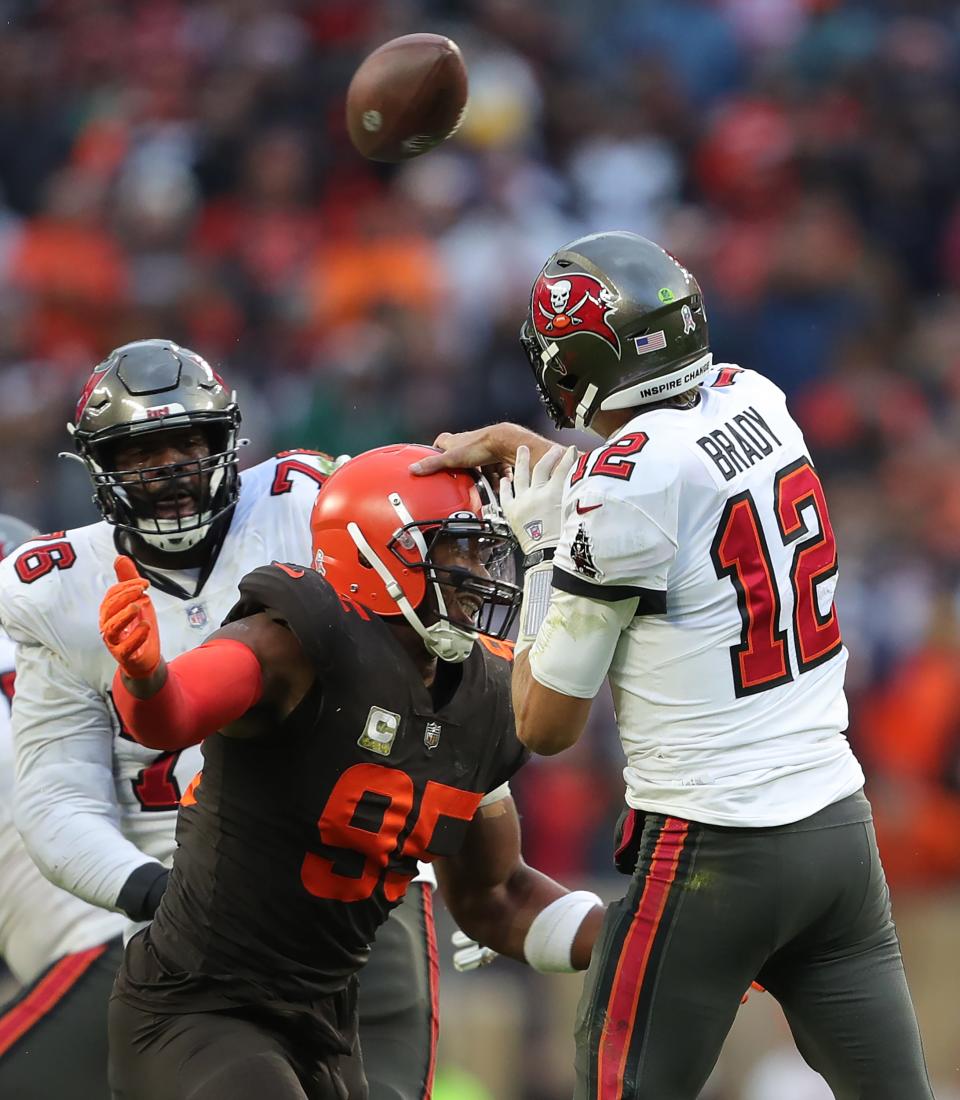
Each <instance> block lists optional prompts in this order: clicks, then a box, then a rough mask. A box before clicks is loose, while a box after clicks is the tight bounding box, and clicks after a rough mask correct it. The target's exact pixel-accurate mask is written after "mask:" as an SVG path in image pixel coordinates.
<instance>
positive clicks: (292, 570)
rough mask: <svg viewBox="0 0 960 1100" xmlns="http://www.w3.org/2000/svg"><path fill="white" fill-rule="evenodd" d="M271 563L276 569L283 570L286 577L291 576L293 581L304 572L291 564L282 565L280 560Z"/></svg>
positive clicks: (298, 578)
mask: <svg viewBox="0 0 960 1100" xmlns="http://www.w3.org/2000/svg"><path fill="white" fill-rule="evenodd" d="M273 564H274V565H275V566H276V567H277V568H278V569H282V570H283V571H284V573H286V574H287V576H288V577H292V578H293V579H294V580H295V581H298V580H300V578H301V577H302V576H303V574H304V570H302V569H297V568H296V566H293V565H284V564H283V562H282V561H275V562H274V563H273Z"/></svg>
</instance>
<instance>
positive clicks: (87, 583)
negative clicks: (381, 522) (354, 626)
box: [0, 451, 333, 908]
mask: <svg viewBox="0 0 960 1100" xmlns="http://www.w3.org/2000/svg"><path fill="white" fill-rule="evenodd" d="M332 468H333V461H332V460H331V459H329V458H328V457H327V456H325V455H323V456H321V455H317V454H315V453H308V452H299V451H298V452H286V453H284V454H282V455H279V456H277V457H276V458H273V459H270V460H269V461H267V462H263V463H261V464H260V465H258V466H255V467H253V468H252V469H249V470H245V471H244V472H243V474H242V479H241V488H240V497H239V500H238V502H237V505H236V509H235V512H234V515H233V519H232V522H231V524H230V529H229V532H228V533H227V535H226V537H225V539H224V541H223V545H222V546H221V548H220V553H219V555H218V557H217V559H216V562H215V564H214V566H213V568H212V570H211V571H210V574H209V576H207V577H206V579H205V581H204V583H203V586H202V588H201V590H200V592H199V593H198V594H197V595H196V596H195V597H191V598H181V597H179V596H176V595H172V594H169V593H167V592H164V591H162V590H161V589H160V588H158V587H157V586H156V585H155V584H154V585H151V588H150V590H149V592H150V597H151V599H152V601H153V604H154V607H155V608H156V612H157V622H158V625H159V628H160V641H161V647H162V650H163V653H164V655H165V656H166V657H167V658H168V659H172V658H173V657H176V656H178V655H179V654H180V653H183V652H184V651H186V650H188V649H192V648H193V647H195V646H197V645H199V644H200V643H201V642H202V641H203V640H204V639H205V638H206V637H207V636H208V635H210V634H211V633H212V632H213V631H214V630H216V629H217V628H218V627H219V625H220V623H221V621H222V619H223V618H224V616H225V615H226V613H227V612H228V611H229V610H230V608H231V607H232V606H233V604H234V603H235V602H236V600H237V597H238V592H237V584H238V582H239V581H240V579H241V578H242V577H243V576H244V575H245V574H246V573H248V572H250V570H252V569H255V568H257V567H258V566H261V565H264V564H266V563H268V562H270V561H273V560H280V561H289V562H301V563H306V564H309V563H310V558H311V537H310V524H309V516H310V510H311V508H312V506H313V502H314V499H315V498H316V493H317V487H318V484H319V483H320V482H321V481H322V480H323V478H324V477H325V476H326V474H328V473H329V472H330V471H331V470H332ZM114 530H115V529H114V528H113V527H112V526H110V525H109V524H107V523H105V522H101V523H95V524H91V525H90V526H88V527H82V528H79V529H77V530H74V531H67V532H65V533H58V534H57V535H54V536H47V537H46V538H45V539H41V540H35V541H33V542H28V543H25V544H24V545H23V546H22V547H20V548H19V549H18V550H17V552H16V553H14V554H11V555H10V556H9V557H7V558H5V559H4V561H3V562H0V624H2V625H3V626H4V627H5V628H6V630H7V632H8V633H9V635H10V636H11V637H12V638H13V639H14V641H16V643H17V652H16V664H17V681H16V695H15V697H14V703H13V731H14V742H15V749H16V780H17V785H16V792H15V797H14V817H15V820H16V824H17V828H18V829H19V830H20V832H21V834H22V835H23V838H24V840H25V842H26V845H27V848H28V850H29V852H30V854H31V855H32V856H33V858H34V860H35V861H36V862H37V864H38V865H39V866H40V868H41V870H42V871H43V872H44V874H46V875H47V877H48V878H50V879H51V880H52V881H53V882H55V883H57V884H58V885H60V886H63V887H65V888H66V889H67V890H69V891H70V892H71V893H73V894H76V895H77V896H78V897H81V898H84V899H85V900H87V901H90V902H93V903H94V904H96V905H99V906H103V907H105V908H113V907H115V905H116V901H117V895H118V894H119V892H120V889H121V887H122V886H123V885H124V883H125V882H126V880H127V878H128V877H129V875H130V874H131V872H132V871H134V870H135V869H136V868H137V867H139V866H141V865H142V864H144V863H146V862H148V861H149V860H151V859H154V860H160V861H161V862H164V863H169V862H170V860H171V859H172V856H173V852H174V847H175V845H174V828H175V824H176V814H177V802H178V799H179V797H180V794H181V792H183V791H185V790H186V788H187V786H188V784H189V783H190V780H191V779H192V778H193V776H194V775H195V774H196V773H197V771H198V770H199V769H200V767H201V760H202V758H201V753H200V748H199V746H194V747H192V748H189V749H185V750H183V751H182V752H163V753H158V752H156V751H155V750H153V749H148V748H144V747H143V746H141V745H138V744H137V743H136V742H135V741H134V740H133V739H132V738H131V737H130V736H129V735H128V734H125V733H124V732H123V731H122V729H121V727H120V722H119V720H118V717H117V713H116V710H115V708H114V706H113V703H112V699H111V697H110V687H111V684H112V682H113V676H114V672H115V671H116V662H115V661H114V660H113V658H112V657H111V656H110V653H109V652H108V651H107V649H106V647H105V646H104V644H103V641H102V640H101V638H100V634H99V630H98V622H97V618H98V608H99V605H100V601H101V599H102V598H103V595H104V593H105V592H106V591H107V589H108V588H109V587H110V585H111V584H113V583H114V582H115V580H116V577H115V574H114V569H113V562H114V559H115V557H116V556H117V549H116V546H115V543H114Z"/></svg>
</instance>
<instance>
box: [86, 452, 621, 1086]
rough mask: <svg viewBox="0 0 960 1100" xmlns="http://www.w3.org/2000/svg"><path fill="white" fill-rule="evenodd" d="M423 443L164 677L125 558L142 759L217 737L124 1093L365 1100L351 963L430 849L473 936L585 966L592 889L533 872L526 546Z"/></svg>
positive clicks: (120, 1068) (134, 953) (133, 1025)
mask: <svg viewBox="0 0 960 1100" xmlns="http://www.w3.org/2000/svg"><path fill="white" fill-rule="evenodd" d="M425 453H429V451H428V449H427V448H423V447H410V446H402V445H401V446H392V447H383V448H379V449H378V450H375V451H369V452H367V453H366V454H364V455H360V456H359V457H357V458H355V459H353V460H352V461H350V462H348V463H347V464H346V465H344V466H342V467H341V468H340V469H339V470H337V472H336V473H334V474H333V475H332V476H331V477H330V479H329V480H328V482H327V484H326V486H325V487H324V489H323V490H322V491H321V492H320V493H319V495H318V497H317V503H316V506H315V508H314V512H313V518H312V529H313V550H314V553H313V562H314V566H315V568H314V569H310V568H309V567H306V568H305V567H303V566H296V565H291V564H285V563H278V562H275V563H274V564H273V565H270V566H265V567H263V568H260V569H257V570H255V571H254V572H252V573H250V574H249V575H248V576H246V577H244V579H243V580H242V581H241V582H240V600H239V602H238V603H237V605H236V606H235V607H234V608H233V610H232V611H231V612H230V614H229V615H228V616H227V622H226V625H225V626H224V627H223V628H222V629H220V630H218V631H217V632H216V633H215V634H214V635H213V636H212V637H211V638H210V639H209V640H208V641H207V642H205V643H204V644H203V645H201V646H200V647H198V648H197V649H194V650H191V651H190V652H188V653H186V654H182V655H181V656H179V657H178V658H176V659H175V660H173V661H171V662H170V663H169V664H168V663H167V662H166V661H165V660H164V659H163V658H162V656H161V646H160V643H161V637H162V627H161V628H160V629H159V630H158V626H157V616H156V612H155V611H154V608H153V606H152V603H151V601H150V598H149V596H148V595H147V594H146V589H147V587H148V582H147V581H146V580H144V579H142V578H141V577H139V576H138V575H137V573H136V570H135V569H134V567H133V565H132V563H131V562H130V560H129V559H128V558H119V559H118V562H117V576H118V578H119V582H118V583H117V584H116V585H114V586H113V587H112V588H111V589H110V591H109V592H108V593H107V595H106V596H105V598H104V600H103V604H102V607H101V613H100V628H101V632H102V634H103V638H104V642H105V643H106V645H107V647H108V648H109V650H110V652H111V653H112V654H113V656H114V657H115V658H116V660H117V662H118V664H119V668H118V669H117V673H116V676H115V678H114V682H113V692H114V699H115V701H116V703H117V707H118V710H119V712H120V714H121V715H122V717H123V719H124V721H125V723H126V725H127V728H128V729H129V730H130V731H131V733H132V734H133V735H134V737H135V738H136V739H137V740H138V741H140V742H142V743H144V744H146V745H149V746H150V747H152V748H153V749H162V750H164V751H167V752H177V751H182V750H183V749H185V748H186V747H187V746H190V745H194V744H196V743H198V742H199V741H201V740H203V739H204V738H205V740H203V771H202V772H200V773H199V775H198V776H197V778H196V779H195V780H194V781H193V782H192V783H191V784H190V787H189V788H188V789H187V791H186V792H185V793H184V795H183V798H182V799H181V808H180V819H179V824H178V829H177V841H178V848H177V853H176V856H175V858H174V862H173V871H172V874H171V878H170V882H169V884H168V886H167V889H166V892H165V893H164V896H163V899H162V901H161V903H160V907H159V909H158V910H157V913H156V916H155V918H154V920H153V923H152V924H151V925H150V926H149V928H148V929H146V930H144V931H142V932H141V933H139V934H138V935H137V936H135V937H134V938H133V940H131V942H130V944H129V946H128V948H127V954H126V957H125V961H124V964H123V967H122V969H121V972H120V974H119V976H118V979H117V985H116V987H115V992H114V996H113V998H112V999H111V1008H110V1052H111V1053H110V1058H111V1084H112V1086H113V1089H114V1096H115V1097H117V1100H174V1098H178V1097H183V1098H186V1097H188V1096H189V1097H191V1098H195V1100H214V1098H217V1100H219V1098H223V1100H226V1098H228V1097H229V1098H230V1100H244V1098H246V1097H249V1098H250V1100H261V1098H262V1097H266V1096H269V1097H271V1100H305V1098H310V1100H335V1098H341V1100H342V1098H345V1097H347V1096H349V1097H350V1098H351V1100H362V1098H363V1097H364V1096H365V1095H366V1088H365V1084H364V1080H363V1070H362V1066H361V1064H360V1057H359V1047H358V1043H357V1030H356V1020H355V986H356V973H357V971H358V970H359V969H360V967H361V966H362V965H363V964H364V961H365V960H366V957H367V954H368V951H369V945H370V943H371V941H372V940H373V937H374V934H375V932H376V929H377V927H378V925H380V924H381V922H382V921H384V920H385V919H386V917H387V914H388V912H389V911H390V909H391V908H392V907H393V906H395V905H397V904H398V903H399V902H400V900H401V899H402V897H403V895H404V892H405V891H406V890H407V888H408V885H409V883H410V882H411V880H412V879H413V878H414V877H415V876H416V874H417V860H420V859H430V860H433V859H438V860H439V874H440V881H441V885H442V888H443V889H444V893H445V898H446V901H447V904H448V906H449V908H450V910H451V912H452V913H453V915H454V917H455V918H456V920H457V922H458V924H459V925H460V926H461V927H462V928H463V929H464V930H465V931H466V932H467V933H468V934H469V935H472V936H474V937H476V938H478V939H483V940H484V942H486V943H489V944H490V945H491V946H492V947H493V948H494V949H495V950H497V951H499V952H502V953H504V954H508V955H511V956H513V957H514V958H517V959H521V960H526V961H529V962H530V963H531V964H532V965H534V966H538V967H540V968H541V969H558V970H571V969H573V968H582V967H585V966H586V965H587V961H588V960H589V953H590V948H591V946H592V939H593V936H594V934H595V932H596V930H597V928H598V927H599V924H600V919H601V917H602V913H603V909H602V907H601V906H600V903H599V898H597V897H596V896H595V895H592V894H588V893H585V892H576V893H572V894H571V893H568V892H567V891H566V890H565V889H564V888H563V887H561V886H559V885H558V884H557V883H555V882H553V881H552V880H550V879H548V878H546V877H545V876H544V875H541V874H539V872H537V871H534V870H533V869H532V868H529V867H527V866H526V865H525V864H524V863H523V861H522V859H521V857H520V845H519V822H518V819H517V814H516V810H515V808H514V806H513V802H512V799H511V798H510V789H509V783H508V781H509V778H510V776H511V775H512V774H513V772H514V771H516V769H517V768H518V767H519V766H520V765H521V764H522V763H523V760H524V758H525V755H526V754H525V752H524V750H523V747H522V746H521V745H520V743H519V742H518V741H517V739H516V736H515V733H514V728H513V721H512V714H511V707H510V664H509V657H510V647H509V646H508V645H507V644H505V643H504V641H503V638H504V637H505V635H506V632H507V630H508V629H509V627H510V625H511V623H512V619H513V614H512V611H513V610H514V609H515V608H516V605H517V603H518V602H519V597H520V592H519V590H518V589H517V588H516V586H515V585H513V584H510V583H508V582H506V581H505V580H503V579H501V577H500V573H501V569H502V567H503V565H504V563H509V564H510V565H511V566H512V560H513V549H514V545H515V544H514V540H513V538H512V536H511V534H510V530H509V528H508V527H507V525H506V524H505V523H504V522H503V520H502V518H501V517H500V514H499V509H498V508H497V506H496V501H495V498H494V497H493V495H492V492H491V491H490V490H489V487H488V486H487V485H486V483H485V482H484V481H483V479H482V478H480V477H478V476H477V475H475V474H473V473H471V472H468V471H443V472H440V473H438V474H436V475H434V476H433V477H429V478H422V479H418V478H414V477H413V476H412V475H411V474H410V472H409V469H408V467H409V464H410V462H411V460H412V459H414V458H417V457H420V456H422V455H424V454H425ZM478 638H479V640H480V641H481V642H482V643H483V644H479V645H478V644H476V643H477V640H478Z"/></svg>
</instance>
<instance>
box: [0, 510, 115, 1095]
mask: <svg viewBox="0 0 960 1100" xmlns="http://www.w3.org/2000/svg"><path fill="white" fill-rule="evenodd" d="M36 535H37V532H36V531H35V530H33V528H31V527H29V526H27V524H25V523H24V522H23V521H22V520H19V519H16V518H15V517H14V516H7V515H0V558H4V557H6V556H7V555H8V554H10V553H12V552H13V550H15V549H16V547H17V546H18V545H19V544H20V543H22V542H24V541H25V540H27V539H32V538H34V537H35V536H36ZM13 651H14V646H13V642H11V641H10V640H9V639H8V638H6V637H4V636H3V635H2V634H0V695H2V698H0V958H2V959H3V961H4V962H5V963H6V964H7V967H8V968H9V970H10V972H11V974H12V975H13V977H14V978H15V979H16V980H17V982H18V983H19V984H20V985H21V986H23V987H28V988H25V989H24V992H23V993H21V994H19V995H17V996H15V997H14V998H13V999H12V1000H10V1001H8V1002H7V1003H6V1004H0V1096H10V1097H17V1098H18V1100H47V1098H48V1097H50V1096H56V1095H59V1094H60V1093H62V1091H63V1088H64V1082H65V1080H67V1078H66V1077H65V1076H64V1073H63V1070H62V1066H63V1065H64V1063H67V1064H69V1067H70V1070H69V1080H70V1082H71V1093H70V1094H71V1096H75V1097H77V1100H103V1097H104V1096H105V1095H106V1092H105V1084H106V1073H105V1070H104V1067H105V1066H106V1062H107V1035H106V1030H105V1028H104V1015H105V1013H104V1005H105V1004H106V1000H107V997H108V996H109V993H110V987H111V986H112V984H113V978H114V975H115V974H116V970H117V967H118V966H119V965H120V958H121V949H122V945H121V941H120V938H119V937H120V930H121V927H122V925H123V923H124V920H123V918H122V917H121V916H119V915H118V914H116V913H108V912H106V911H105V910H103V909H97V908H96V907H94V906H92V905H87V904H86V902H83V901H80V900H79V899H78V898H75V897H73V895H72V894H68V893H67V892H66V891H65V890H59V889H57V887H56V886H53V885H52V884H51V883H49V882H48V881H47V880H46V879H45V878H44V877H43V875H41V874H40V872H39V871H38V870H37V868H36V866H35V865H34V863H33V860H32V859H31V858H30V856H29V855H28V854H27V851H26V849H25V848H24V847H23V841H22V840H21V839H20V836H19V834H18V833H17V830H16V829H15V828H14V824H13V814H12V811H11V805H10V804H11V801H12V798H13V740H12V737H11V733H10V700H11V699H12V698H13V690H14V662H13Z"/></svg>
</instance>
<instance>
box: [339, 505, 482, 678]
mask: <svg viewBox="0 0 960 1100" xmlns="http://www.w3.org/2000/svg"><path fill="white" fill-rule="evenodd" d="M388 499H389V501H390V503H391V504H392V505H393V507H394V510H395V511H396V513H397V515H398V516H399V517H400V520H401V522H402V523H403V524H408V523H413V517H412V516H411V515H410V513H409V512H408V511H407V509H406V507H405V506H404V504H403V501H402V500H401V499H400V496H399V494H397V493H391V494H390V496H389V498H388ZM347 534H348V535H349V536H350V538H351V539H353V542H354V545H355V546H356V547H357V549H358V550H359V551H360V553H361V554H363V556H364V558H365V559H366V561H367V563H368V564H369V565H371V566H372V567H373V569H374V570H375V572H376V574H377V576H378V577H379V578H380V580H382V581H383V583H384V586H385V588H386V590H387V595H388V596H389V597H390V598H391V599H392V600H393V602H394V603H395V604H396V605H397V607H399V608H400V611H401V613H402V615H403V617H404V618H405V619H406V620H407V622H408V623H409V624H410V625H411V626H412V627H413V629H414V630H415V631H416V632H417V633H418V634H419V635H420V637H421V638H422V639H423V644H424V645H425V646H426V647H427V650H428V652H430V653H432V654H433V655H434V656H435V657H439V658H440V660H441V661H448V662H449V663H450V664H454V665H457V664H460V663H461V662H462V661H465V660H466V659H467V658H468V657H469V656H470V654H471V652H472V651H473V646H474V643H475V642H476V639H477V636H476V634H474V633H472V632H470V631H467V630H462V629H461V628H460V627H457V626H454V625H453V623H451V622H448V621H447V620H446V619H440V620H439V622H435V623H433V625H432V626H424V624H423V621H422V620H421V618H420V616H419V615H418V614H417V613H416V611H415V610H414V608H413V605H412V604H411V603H410V601H409V600H408V599H407V597H406V596H405V595H404V593H403V589H402V588H401V587H400V585H399V584H397V581H396V580H395V578H394V576H393V574H392V573H391V572H390V570H389V569H388V568H387V567H386V565H385V564H384V562H383V561H382V560H381V559H380V558H379V557H378V555H377V553H376V551H375V550H374V549H373V547H372V546H371V545H370V543H369V542H367V540H366V539H365V538H364V535H363V532H362V531H361V530H360V528H359V527H358V526H357V525H356V524H355V523H352V522H351V523H348V524H347ZM407 534H408V535H409V536H410V537H411V538H412V539H413V541H414V542H415V543H416V546H417V549H418V550H419V551H420V554H421V556H422V558H423V560H424V561H425V562H426V561H427V544H426V542H425V541H424V538H423V535H422V534H421V533H420V532H419V531H418V530H417V529H416V528H415V527H413V528H410V530H408V531H407ZM433 589H434V592H435V594H436V598H437V606H438V608H439V610H440V611H441V613H446V610H447V605H446V603H445V602H444V599H443V594H442V592H441V591H440V585H439V584H437V582H436V581H434V582H433Z"/></svg>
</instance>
